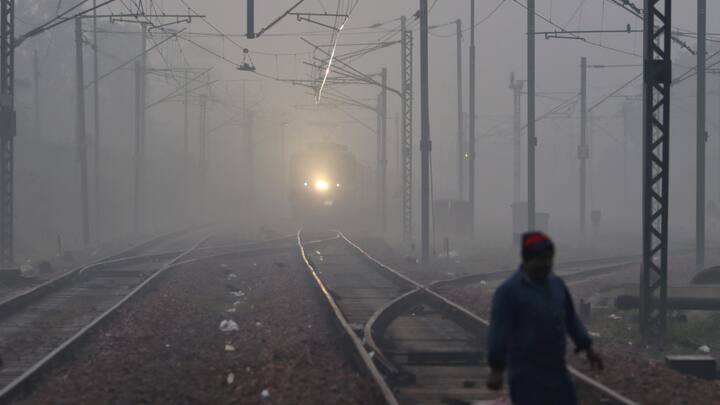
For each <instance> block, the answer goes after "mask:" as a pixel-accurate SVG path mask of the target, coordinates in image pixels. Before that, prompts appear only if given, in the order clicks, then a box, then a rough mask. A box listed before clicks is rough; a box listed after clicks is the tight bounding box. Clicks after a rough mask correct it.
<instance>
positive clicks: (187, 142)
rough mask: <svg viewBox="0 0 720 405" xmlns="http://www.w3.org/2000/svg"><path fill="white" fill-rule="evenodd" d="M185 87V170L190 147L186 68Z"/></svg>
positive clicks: (186, 71) (185, 74) (186, 72)
mask: <svg viewBox="0 0 720 405" xmlns="http://www.w3.org/2000/svg"><path fill="white" fill-rule="evenodd" d="M184 79H185V89H184V91H183V159H184V161H183V167H184V169H185V170H187V166H188V161H189V160H190V148H189V137H190V135H189V132H190V129H189V126H190V123H189V120H190V118H189V112H188V104H189V102H188V93H189V91H188V85H189V83H188V70H187V69H185V71H184Z"/></svg>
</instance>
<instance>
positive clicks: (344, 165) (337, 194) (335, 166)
mask: <svg viewBox="0 0 720 405" xmlns="http://www.w3.org/2000/svg"><path fill="white" fill-rule="evenodd" d="M289 179H290V183H291V184H290V205H291V207H292V212H293V216H294V217H295V219H296V220H298V221H300V222H303V223H305V224H308V223H317V224H320V225H325V226H327V225H339V224H341V223H343V222H344V220H345V219H347V218H348V217H349V216H352V211H353V206H354V203H355V200H356V198H355V196H356V190H357V189H356V187H357V184H356V183H357V180H356V163H355V157H354V156H353V155H352V154H350V153H349V152H348V151H347V149H346V148H345V147H344V146H341V145H337V144H333V143H328V142H323V143H314V144H310V145H309V146H308V147H307V148H306V149H305V150H304V151H302V152H300V153H297V154H295V155H294V156H293V157H292V158H291V162H290V175H289Z"/></svg>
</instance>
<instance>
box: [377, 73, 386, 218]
mask: <svg viewBox="0 0 720 405" xmlns="http://www.w3.org/2000/svg"><path fill="white" fill-rule="evenodd" d="M380 80H381V83H382V87H381V89H380V97H379V100H378V101H379V103H378V104H379V105H378V120H379V124H380V125H378V140H379V142H378V152H379V153H378V180H379V181H378V187H379V190H378V198H379V201H378V202H379V203H380V204H379V205H380V206H379V208H380V226H381V227H382V230H383V231H384V230H385V222H386V216H387V212H386V211H387V68H382V70H381V71H380Z"/></svg>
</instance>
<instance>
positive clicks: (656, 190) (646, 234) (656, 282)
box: [639, 0, 672, 343]
mask: <svg viewBox="0 0 720 405" xmlns="http://www.w3.org/2000/svg"><path fill="white" fill-rule="evenodd" d="M671 6H672V0H644V7H643V13H644V18H643V60H644V62H643V217H642V218H643V221H642V230H643V239H642V240H643V245H642V256H643V261H642V275H641V277H640V292H639V295H640V297H642V300H641V301H640V332H641V333H642V335H643V337H644V338H645V339H646V340H650V339H652V340H657V341H659V342H660V343H662V342H663V340H664V337H665V330H666V326H667V281H668V278H667V270H668V265H667V259H668V203H669V195H670V193H669V191H670V190H669V185H670V184H669V183H670V181H669V180H670V176H669V167H670V166H669V161H670V160H669V158H670V84H671V80H672V71H671V70H672V59H671V50H672V47H671V42H670V41H671V38H670V35H665V34H669V33H670V31H671V27H672V21H671V20H672V13H671Z"/></svg>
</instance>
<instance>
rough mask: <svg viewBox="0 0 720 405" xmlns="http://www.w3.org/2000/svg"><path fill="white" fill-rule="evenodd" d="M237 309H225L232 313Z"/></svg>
mask: <svg viewBox="0 0 720 405" xmlns="http://www.w3.org/2000/svg"><path fill="white" fill-rule="evenodd" d="M235 311H236V309H235V308H228V309H226V310H225V312H229V313H231V314H232V313H234V312H235Z"/></svg>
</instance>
